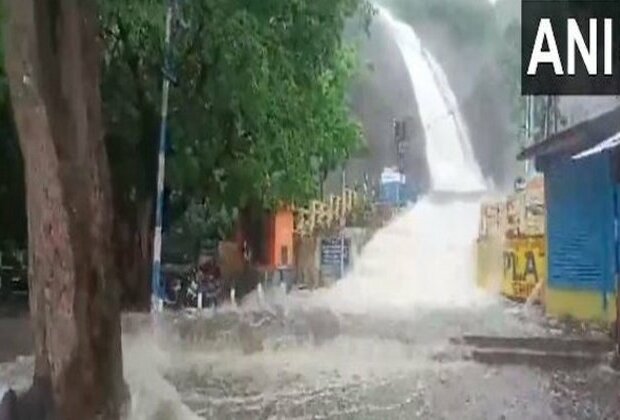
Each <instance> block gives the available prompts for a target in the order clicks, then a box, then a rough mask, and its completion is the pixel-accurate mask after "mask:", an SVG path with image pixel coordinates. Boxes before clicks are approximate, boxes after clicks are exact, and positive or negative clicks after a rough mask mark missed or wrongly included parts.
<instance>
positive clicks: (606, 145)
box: [573, 132, 620, 160]
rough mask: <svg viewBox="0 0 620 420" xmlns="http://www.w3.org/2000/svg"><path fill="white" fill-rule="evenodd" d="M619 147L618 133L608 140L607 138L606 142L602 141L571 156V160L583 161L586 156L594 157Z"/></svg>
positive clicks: (619, 138) (619, 136)
mask: <svg viewBox="0 0 620 420" xmlns="http://www.w3.org/2000/svg"><path fill="white" fill-rule="evenodd" d="M618 146H620V132H619V133H616V134H614V135H613V136H611V137H610V138H608V139H607V140H605V141H603V142H602V143H599V144H597V145H596V146H594V147H592V148H590V149H588V150H586V151H583V152H581V153H579V154H576V155H574V156H573V159H575V160H579V159H583V158H585V157H588V156H592V155H596V154H599V153H602V152H604V151H606V150H611V149H615V148H616V147H618Z"/></svg>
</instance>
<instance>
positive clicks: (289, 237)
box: [267, 210, 294, 268]
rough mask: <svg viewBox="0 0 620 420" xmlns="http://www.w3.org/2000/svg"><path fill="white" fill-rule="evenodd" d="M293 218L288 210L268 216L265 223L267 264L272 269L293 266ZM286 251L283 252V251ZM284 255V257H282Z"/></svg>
mask: <svg viewBox="0 0 620 420" xmlns="http://www.w3.org/2000/svg"><path fill="white" fill-rule="evenodd" d="M293 230H294V217H293V212H292V211H290V210H280V211H278V212H277V213H276V214H273V215H270V216H269V219H268V222H267V236H268V237H267V255H268V257H269V261H267V264H268V265H269V266H271V267H273V268H275V267H279V266H283V265H293V263H294V254H293ZM284 248H285V249H286V251H283V249H284ZM284 254H286V255H284Z"/></svg>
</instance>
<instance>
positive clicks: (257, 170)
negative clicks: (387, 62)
mask: <svg viewBox="0 0 620 420" xmlns="http://www.w3.org/2000/svg"><path fill="white" fill-rule="evenodd" d="M181 4H182V6H181V7H180V9H179V10H178V15H179V16H180V19H179V20H178V21H175V30H174V34H175V36H174V37H173V42H172V44H173V46H174V48H173V52H172V56H171V58H172V60H171V61H172V62H173V63H174V67H173V71H174V73H175V74H176V77H177V79H178V84H177V85H176V86H173V89H172V93H171V98H170V106H171V108H170V117H169V121H170V135H171V140H172V143H173V145H174V153H173V155H172V156H171V159H170V160H169V163H170V164H169V166H168V170H169V182H170V183H171V184H172V186H173V188H174V189H175V190H176V191H181V192H182V193H183V195H184V198H185V201H187V202H190V201H196V200H198V201H201V202H206V203H207V204H208V207H209V208H210V209H211V210H213V209H215V211H219V209H221V208H227V209H230V210H229V211H232V209H235V208H236V209H241V208H243V207H244V206H246V205H248V203H250V202H252V203H259V204H260V205H262V206H264V207H270V206H275V205H277V204H279V203H280V202H303V201H305V200H308V199H310V198H312V197H314V196H316V194H317V193H318V188H319V180H320V178H321V176H322V174H323V173H325V172H327V171H329V170H330V169H332V168H334V167H336V166H338V165H339V164H341V162H342V161H343V160H344V159H346V158H347V157H348V156H349V155H350V154H351V153H352V152H353V151H354V150H355V149H356V147H357V145H358V143H359V138H360V130H359V127H358V125H357V124H356V123H355V122H354V121H353V120H352V119H351V116H350V111H349V108H348V105H347V102H346V91H347V83H348V81H349V80H350V78H351V77H352V76H353V75H354V70H355V66H354V64H355V62H356V61H355V57H354V53H353V51H352V50H351V49H349V48H348V47H347V46H345V45H343V43H342V41H341V34H342V32H343V29H344V25H345V21H346V19H347V18H349V17H350V16H352V15H353V14H354V13H356V12H357V11H358V10H360V9H361V13H360V14H359V17H361V18H362V19H364V18H365V17H367V16H369V15H368V13H369V12H370V9H369V5H368V3H365V2H363V1H362V0H262V1H255V0H193V1H187V2H182V3H181ZM165 12H166V10H165V5H164V2H162V1H160V0H158V1H154V0H134V1H131V2H126V1H121V0H108V1H106V2H101V20H102V33H103V37H104V40H105V46H106V49H105V57H104V58H105V68H104V80H103V95H104V103H105V116H106V122H107V129H108V150H109V154H110V157H111V159H110V160H111V161H112V165H113V173H115V178H116V182H115V184H116V185H118V186H119V188H120V189H121V190H122V191H124V192H123V193H122V194H121V196H122V197H123V201H124V202H125V203H128V205H131V203H132V202H133V201H135V200H137V199H139V197H149V196H152V192H153V183H152V181H153V180H154V178H155V176H154V172H155V166H154V165H155V158H154V156H155V149H154V146H155V144H156V141H155V140H156V137H157V131H158V116H159V107H160V104H159V101H160V93H161V86H160V84H161V68H162V65H163V64H162V63H163V62H164V52H163V40H164V35H165ZM128 180H129V181H128Z"/></svg>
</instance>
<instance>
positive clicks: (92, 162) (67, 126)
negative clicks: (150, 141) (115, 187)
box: [5, 0, 124, 420]
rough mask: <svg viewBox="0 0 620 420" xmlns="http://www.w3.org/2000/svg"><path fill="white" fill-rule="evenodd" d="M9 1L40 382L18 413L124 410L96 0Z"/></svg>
mask: <svg viewBox="0 0 620 420" xmlns="http://www.w3.org/2000/svg"><path fill="white" fill-rule="evenodd" d="M7 5H8V28H7V39H6V48H5V52H6V53H5V59H6V68H7V74H8V76H9V83H10V90H11V98H12V104H13V111H14V118H15V122H16V126H17V131H18V134H19V142H20V146H21V150H22V155H23V158H24V166H25V180H26V191H27V192H26V196H27V213H28V251H29V284H30V310H31V317H32V321H33V323H32V324H33V329H34V338H35V340H34V341H35V374H34V382H33V387H32V389H31V390H30V392H29V393H27V394H26V395H25V396H24V397H23V399H22V400H20V401H17V403H16V404H15V406H14V407H12V409H14V410H16V411H15V412H14V413H12V414H13V415H14V416H20V415H22V416H23V415H24V414H23V410H24V409H25V408H26V403H28V404H30V407H29V408H33V406H32V404H34V408H35V409H39V410H41V411H40V412H38V413H34V414H33V413H29V415H30V417H28V418H54V419H63V420H83V419H117V418H119V410H120V404H121V401H122V397H123V390H124V384H123V379H122V359H121V341H120V317H119V304H118V291H117V279H116V276H115V272H114V265H113V253H112V236H111V232H112V214H113V210H112V206H111V189H110V175H109V169H108V161H107V157H106V153H105V145H104V141H103V140H104V139H103V122H102V113H101V97H100V91H99V84H100V64H101V63H100V58H101V56H100V51H101V48H100V45H99V43H98V21H97V14H96V10H95V4H94V1H89V0H63V1H39V0H9V1H8V2H7ZM6 401H8V399H7V400H6ZM7 404H8V403H7ZM5 408H6V407H5ZM20 411H22V413H21V414H20Z"/></svg>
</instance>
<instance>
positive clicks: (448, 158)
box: [379, 8, 484, 192]
mask: <svg viewBox="0 0 620 420" xmlns="http://www.w3.org/2000/svg"><path fill="white" fill-rule="evenodd" d="M379 18H380V19H382V20H383V21H384V22H385V24H386V25H387V27H388V28H389V29H390V32H391V34H392V36H393V38H394V40H395V41H396V43H397V45H398V47H399V49H400V52H401V54H402V58H403V60H404V62H405V65H406V67H407V71H408V73H409V76H410V78H411V83H412V87H413V90H414V92H415V97H416V100H417V103H418V108H419V114H420V119H421V121H422V125H423V127H424V132H425V135H426V156H427V160H428V166H429V168H430V175H431V189H432V190H433V191H452V192H471V191H482V190H484V181H483V177H482V174H481V172H480V168H479V167H478V164H477V163H476V161H475V158H474V155H473V152H472V148H471V142H470V138H469V133H468V130H467V127H466V125H465V123H464V121H463V117H462V116H461V112H460V110H459V106H458V103H457V101H456V98H455V95H454V93H453V92H452V89H451V88H450V85H449V83H448V80H447V78H446V75H445V74H444V72H443V70H442V68H441V67H440V66H439V64H438V63H437V61H436V60H435V59H434V58H433V56H432V55H431V54H430V53H429V52H428V51H427V50H426V49H425V48H424V47H423V45H422V43H421V41H420V39H419V38H418V36H417V35H416V33H415V31H414V30H413V28H412V27H411V26H409V25H407V24H405V23H402V22H400V21H398V20H396V19H394V18H393V17H392V15H391V14H390V13H389V12H388V11H386V10H385V9H381V8H380V9H379Z"/></svg>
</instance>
